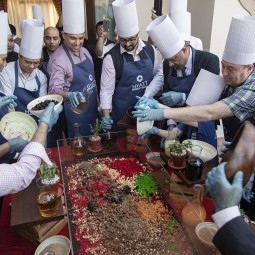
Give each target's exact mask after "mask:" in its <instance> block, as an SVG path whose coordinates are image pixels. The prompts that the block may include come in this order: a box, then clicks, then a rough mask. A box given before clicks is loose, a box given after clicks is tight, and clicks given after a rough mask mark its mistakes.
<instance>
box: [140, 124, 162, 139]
mask: <svg viewBox="0 0 255 255" xmlns="http://www.w3.org/2000/svg"><path fill="white" fill-rule="evenodd" d="M159 132H160V130H159V129H158V128H157V127H152V128H151V129H150V130H148V131H147V132H146V133H144V134H142V135H139V136H138V140H139V141H140V140H143V139H144V137H145V136H146V135H158V134H159Z"/></svg>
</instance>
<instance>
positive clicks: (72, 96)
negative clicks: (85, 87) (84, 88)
mask: <svg viewBox="0 0 255 255" xmlns="http://www.w3.org/2000/svg"><path fill="white" fill-rule="evenodd" d="M67 97H68V100H69V102H70V103H71V105H72V106H73V107H77V106H78V105H79V104H80V101H85V97H84V96H83V95H82V93H81V92H78V91H76V92H68V93H67ZM79 99H80V101H79Z"/></svg>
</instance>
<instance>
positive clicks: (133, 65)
mask: <svg viewBox="0 0 255 255" xmlns="http://www.w3.org/2000/svg"><path fill="white" fill-rule="evenodd" d="M144 52H145V54H146V58H144V59H141V60H139V61H131V62H127V61H126V59H125V57H124V54H123V61H124V63H123V71H122V75H121V78H120V80H119V83H118V84H117V85H116V88H115V91H114V94H113V99H112V113H111V117H112V119H113V126H112V129H111V131H112V132H117V131H123V130H124V129H123V128H121V127H119V126H118V121H119V120H121V119H122V118H123V117H124V115H125V114H126V111H127V110H128V108H130V107H132V106H134V105H135V104H136V102H137V99H136V97H135V96H143V94H144V91H145V89H146V87H147V86H148V85H149V83H150V82H151V80H152V78H153V63H152V61H151V59H150V57H149V56H148V54H147V52H146V51H144Z"/></svg>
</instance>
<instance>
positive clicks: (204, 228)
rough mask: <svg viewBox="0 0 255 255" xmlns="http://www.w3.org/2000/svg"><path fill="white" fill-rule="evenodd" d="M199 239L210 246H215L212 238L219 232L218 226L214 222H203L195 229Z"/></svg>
mask: <svg viewBox="0 0 255 255" xmlns="http://www.w3.org/2000/svg"><path fill="white" fill-rule="evenodd" d="M195 232H196V235H197V237H198V239H199V240H200V241H201V242H202V243H203V244H205V245H206V246H209V247H214V244H213V242H212V239H213V237H214V235H215V234H216V232H217V226H216V224H215V223H213V222H201V223H199V224H198V225H197V226H196V229H195Z"/></svg>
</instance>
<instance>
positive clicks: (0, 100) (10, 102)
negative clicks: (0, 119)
mask: <svg viewBox="0 0 255 255" xmlns="http://www.w3.org/2000/svg"><path fill="white" fill-rule="evenodd" d="M16 99H17V97H16V96H4V97H0V109H1V108H2V107H3V106H4V105H6V106H7V107H9V108H14V107H15V106H17V104H16V103H15V102H14V100H16Z"/></svg>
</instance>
